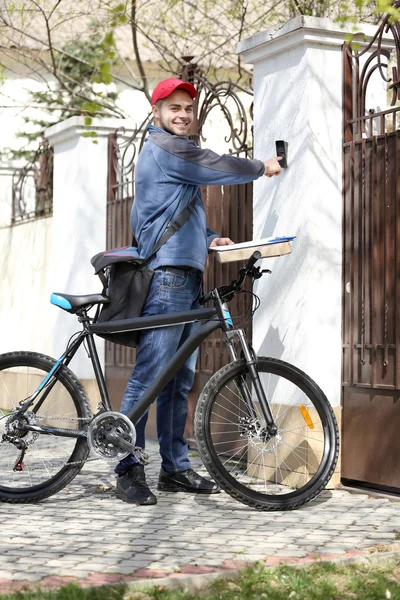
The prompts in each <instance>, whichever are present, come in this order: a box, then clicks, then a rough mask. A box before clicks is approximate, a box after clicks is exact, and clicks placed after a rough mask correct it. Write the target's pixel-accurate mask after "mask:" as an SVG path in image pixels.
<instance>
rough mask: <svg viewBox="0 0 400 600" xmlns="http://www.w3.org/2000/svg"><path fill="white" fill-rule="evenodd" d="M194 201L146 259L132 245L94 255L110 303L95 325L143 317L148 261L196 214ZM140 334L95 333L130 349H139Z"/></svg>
mask: <svg viewBox="0 0 400 600" xmlns="http://www.w3.org/2000/svg"><path fill="white" fill-rule="evenodd" d="M195 202H196V197H195V196H193V198H192V200H191V201H190V203H189V204H188V206H186V208H184V209H183V210H182V212H181V213H180V214H179V215H178V217H177V218H176V219H175V220H174V221H173V222H172V223H170V224H169V225H168V226H167V228H166V230H165V232H164V234H163V235H162V236H161V238H160V239H159V241H158V242H157V244H156V245H155V246H154V248H153V250H152V252H151V254H150V255H149V256H148V257H147V258H140V257H139V253H138V249H137V248H135V247H133V246H125V247H124V248H115V249H113V250H107V251H106V252H99V253H98V254H96V255H95V256H93V258H92V259H91V261H90V262H91V263H92V265H93V267H94V270H95V274H96V275H98V276H99V277H100V280H101V282H102V284H103V294H104V295H106V296H107V297H108V298H109V300H110V302H109V303H108V304H104V305H103V306H102V308H101V310H100V314H99V316H98V318H97V320H96V323H105V322H110V321H116V320H121V319H133V318H135V317H140V315H141V314H142V311H143V307H144V304H145V302H146V299H147V295H148V293H149V289H150V285H151V282H152V279H153V275H154V271H153V270H152V269H149V267H148V266H147V265H148V262H149V260H150V258H151V257H152V256H154V254H156V252H158V250H159V249H160V248H161V246H163V245H164V244H165V243H166V242H167V241H168V240H169V239H170V238H171V237H172V236H173V235H174V233H175V232H176V231H178V230H179V229H180V228H181V227H182V226H183V225H184V224H185V223H186V221H187V220H188V218H189V216H190V215H191V214H192V213H193V211H194V205H195ZM139 334H140V331H139V330H138V331H128V332H121V333H108V334H103V333H96V335H99V336H100V337H102V338H104V339H106V340H108V341H110V342H114V343H115V344H122V345H123V346H130V347H131V348H135V347H136V346H137V344H138V341H139Z"/></svg>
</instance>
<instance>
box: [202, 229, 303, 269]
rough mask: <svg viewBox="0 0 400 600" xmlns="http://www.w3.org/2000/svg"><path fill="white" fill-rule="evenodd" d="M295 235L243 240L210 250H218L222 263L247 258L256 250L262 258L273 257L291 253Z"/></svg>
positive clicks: (218, 257) (218, 256)
mask: <svg viewBox="0 0 400 600" xmlns="http://www.w3.org/2000/svg"><path fill="white" fill-rule="evenodd" d="M295 237H296V236H288V237H287V236H285V237H269V238H263V239H261V240H252V241H250V242H242V243H240V244H231V245H229V246H214V247H212V248H210V250H212V251H213V252H216V254H217V259H218V260H219V262H220V263H228V262H235V261H238V260H247V259H249V258H250V256H251V255H252V254H253V252H255V251H256V250H258V252H260V254H261V258H272V257H273V256H283V255H284V254H290V253H291V251H292V245H291V241H292V240H294V239H295Z"/></svg>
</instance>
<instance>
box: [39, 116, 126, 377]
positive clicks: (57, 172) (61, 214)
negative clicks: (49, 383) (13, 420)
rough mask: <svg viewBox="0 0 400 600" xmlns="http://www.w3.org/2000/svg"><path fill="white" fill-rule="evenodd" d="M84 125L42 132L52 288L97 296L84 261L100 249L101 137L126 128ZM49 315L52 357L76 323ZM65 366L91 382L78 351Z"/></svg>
mask: <svg viewBox="0 0 400 600" xmlns="http://www.w3.org/2000/svg"><path fill="white" fill-rule="evenodd" d="M84 121H85V119H84V117H71V118H70V119H67V120H66V121H64V122H62V123H59V124H57V125H54V126H52V127H50V128H49V129H47V130H46V132H45V136H46V138H47V139H48V141H49V144H50V146H52V147H53V148H54V179H53V181H54V187H53V248H52V255H51V257H49V260H50V261H51V265H52V267H51V281H52V290H53V291H54V292H64V293H68V294H91V293H99V292H101V284H100V280H99V279H98V278H97V277H95V276H94V271H93V267H92V266H91V264H90V258H91V257H92V256H93V255H94V254H96V253H97V252H100V251H102V250H105V249H106V217H107V173H108V138H107V136H108V134H109V133H112V132H114V131H115V130H116V129H118V128H120V127H125V129H127V130H129V129H132V123H131V122H127V121H125V120H121V119H111V118H110V119H93V122H92V124H91V125H90V126H89V127H88V126H85V124H84ZM94 133H95V137H92V136H93V134H94ZM88 134H89V135H88ZM49 317H50V318H51V319H52V323H53V336H52V338H53V355H54V356H56V357H57V356H60V354H61V353H62V352H63V350H64V348H65V345H66V342H67V340H68V338H69V336H71V335H72V334H73V333H74V332H75V331H77V330H78V329H79V325H78V323H77V320H76V317H73V316H71V315H69V314H68V313H66V312H64V311H63V310H61V309H60V308H57V307H54V306H51V305H49ZM96 345H97V348H98V351H99V356H100V360H101V362H102V364H104V342H103V341H102V340H101V339H100V338H96ZM71 368H72V370H73V371H74V372H75V373H76V375H77V376H78V377H81V378H83V379H84V380H87V379H92V378H93V371H92V368H91V364H90V361H89V359H88V357H87V355H86V352H85V351H84V349H83V348H81V349H80V350H79V352H78V354H77V355H76V357H75V358H74V360H73V362H72V365H71Z"/></svg>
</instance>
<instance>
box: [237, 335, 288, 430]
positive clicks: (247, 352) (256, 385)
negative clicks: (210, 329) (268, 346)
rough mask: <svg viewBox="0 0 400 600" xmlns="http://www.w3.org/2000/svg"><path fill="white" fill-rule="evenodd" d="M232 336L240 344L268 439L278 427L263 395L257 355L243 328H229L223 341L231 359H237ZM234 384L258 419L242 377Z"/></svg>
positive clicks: (253, 417)
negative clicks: (236, 338)
mask: <svg viewBox="0 0 400 600" xmlns="http://www.w3.org/2000/svg"><path fill="white" fill-rule="evenodd" d="M234 337H238V339H239V342H240V345H241V347H242V351H243V356H244V359H245V361H246V367H247V372H248V373H249V376H250V379H251V382H252V385H253V389H254V392H255V395H256V397H257V400H258V402H259V404H260V408H261V412H262V415H263V417H264V419H265V423H266V426H265V427H266V434H267V437H268V439H270V438H272V437H274V436H275V435H276V434H277V432H278V429H277V427H276V425H275V421H274V418H273V416H272V412H271V409H270V406H269V402H268V399H267V397H266V395H265V392H264V388H263V386H262V383H261V380H260V375H259V372H258V368H257V357H256V355H255V353H254V350H253V349H252V348H251V347H250V346H249V345H248V343H247V340H246V336H245V333H244V331H243V329H229V330H227V331H225V343H226V345H227V347H228V351H229V354H230V356H231V358H232V360H238V356H237V353H236V350H235V347H234V344H233V338H234ZM236 385H237V386H238V388H239V391H240V393H241V395H242V398H243V401H244V403H245V405H246V408H247V410H248V412H249V415H250V417H251V419H254V420H257V421H258V419H259V414H258V412H257V410H256V408H255V406H254V401H253V398H252V394H251V392H250V390H249V387H248V385H247V384H246V381H245V380H244V378H243V377H238V378H237V381H236Z"/></svg>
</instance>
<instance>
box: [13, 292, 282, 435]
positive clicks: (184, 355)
mask: <svg viewBox="0 0 400 600" xmlns="http://www.w3.org/2000/svg"><path fill="white" fill-rule="evenodd" d="M79 320H80V322H82V324H83V331H82V332H81V333H80V334H79V335H78V337H77V338H76V339H75V340H74V341H73V342H72V343H71V345H70V346H69V347H68V348H67V349H66V351H65V352H64V354H63V355H62V356H61V357H60V358H59V359H58V360H57V362H56V364H55V365H54V367H53V368H52V369H51V371H50V372H49V373H48V375H47V376H46V377H45V379H44V380H43V381H42V383H41V384H40V385H39V387H38V388H37V390H36V391H35V393H34V394H33V396H32V397H31V398H30V399H29V400H28V401H27V402H24V403H23V404H22V405H21V407H20V410H21V412H23V411H24V410H27V409H28V408H29V406H30V405H31V404H33V402H34V400H35V399H36V398H37V396H38V395H39V394H40V393H41V392H42V391H43V394H42V397H41V398H40V400H39V402H38V403H37V405H36V406H35V411H38V410H39V408H40V406H41V405H42V403H43V402H44V400H45V398H46V396H47V394H48V393H49V391H50V390H51V389H52V387H53V386H54V385H55V383H56V381H57V379H56V377H55V376H56V374H57V371H58V370H59V369H61V368H62V366H63V365H65V366H67V365H68V364H69V363H70V362H71V360H72V358H73V357H74V355H75V354H76V352H77V350H78V349H79V347H80V346H81V345H82V343H83V342H84V340H87V344H88V349H89V357H90V360H91V362H92V365H93V370H94V374H95V377H96V381H97V384H98V387H99V392H100V397H101V401H102V408H103V410H107V411H109V410H111V403H110V399H109V396H108V392H107V387H106V382H105V379H104V374H103V371H102V368H101V365H100V360H99V357H98V353H97V349H96V345H95V342H94V335H95V334H96V333H107V334H112V333H120V332H122V331H123V332H129V331H136V330H142V329H152V328H157V327H168V326H173V325H177V324H184V323H193V322H195V321H205V322H204V323H203V324H202V325H200V327H199V328H198V329H196V331H194V332H193V333H192V334H191V335H190V336H189V337H188V338H187V340H186V341H185V342H184V343H183V344H182V346H181V347H180V348H179V349H178V351H177V352H176V353H175V355H174V356H173V357H172V358H171V359H170V361H169V362H168V364H167V365H166V367H165V368H164V369H163V371H161V373H160V374H159V375H158V377H157V378H156V379H155V380H154V381H153V382H152V383H151V384H150V386H149V387H148V388H147V390H146V391H145V392H144V393H143V395H142V396H141V397H140V398H139V400H138V401H137V402H136V403H135V405H134V406H133V408H132V409H131V410H130V411H129V413H128V414H127V415H126V416H127V417H128V418H129V419H130V420H131V421H132V423H134V424H135V423H137V421H138V420H139V419H140V417H141V416H142V415H143V414H144V413H145V412H146V411H147V409H148V408H149V407H150V406H151V404H152V403H153V402H154V401H155V400H156V399H157V397H158V395H159V394H160V393H161V391H162V390H163V389H164V388H165V386H166V385H167V384H168V383H169V381H171V379H172V378H173V377H174V376H175V375H176V373H177V372H178V371H179V369H180V368H181V367H182V366H183V365H184V364H185V362H186V361H187V359H188V358H189V357H190V356H191V354H192V353H193V352H194V351H195V350H196V349H197V348H198V347H199V346H200V344H201V343H202V342H203V341H204V340H205V339H206V338H207V337H208V336H209V335H210V334H211V333H213V332H214V331H216V330H217V329H222V331H223V332H224V333H225V340H226V343H227V346H228V349H229V353H230V355H231V358H232V360H237V358H238V357H237V355H236V351H235V348H234V345H233V342H232V337H233V336H234V335H238V337H239V340H240V343H241V346H242V349H243V353H244V357H245V360H246V363H247V366H248V368H249V373H250V376H251V379H252V381H253V384H254V388H255V391H256V395H257V397H258V399H259V401H260V406H261V409H262V412H263V415H264V418H265V420H266V423H267V424H268V425H269V426H273V424H274V422H273V418H272V415H271V412H270V409H269V405H268V402H267V399H266V398H265V395H264V392H263V389H262V386H261V385H260V383H259V377H258V371H257V368H256V359H255V357H254V356H253V355H252V353H251V352H250V350H249V347H248V345H247V342H246V339H245V336H244V332H243V331H242V330H241V329H235V328H234V326H233V323H232V320H231V317H230V313H229V310H228V307H227V305H226V304H225V303H224V302H222V301H221V298H220V297H219V296H218V297H216V298H215V308H209V309H205V308H202V309H196V310H190V311H186V312H179V313H178V312H175V313H167V314H163V315H154V316H146V317H138V318H135V319H125V320H121V321H112V322H108V323H107V322H105V323H91V322H90V319H89V317H88V316H87V313H86V310H85V309H84V308H83V309H81V311H80V314H79ZM238 385H239V387H240V388H241V392H242V393H243V395H244V398H245V399H246V403H247V405H248V408H249V412H250V415H251V416H252V417H254V418H256V416H257V412H256V410H255V408H254V405H253V401H252V398H251V395H250V393H249V391H248V389H247V388H246V386H245V385H243V384H242V382H238ZM21 427H22V428H23V429H25V430H26V431H35V432H37V433H42V434H48V435H58V436H60V437H63V436H64V437H86V432H85V431H80V430H71V429H63V428H58V427H46V426H39V425H30V424H28V423H26V424H23V425H22V426H21Z"/></svg>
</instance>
